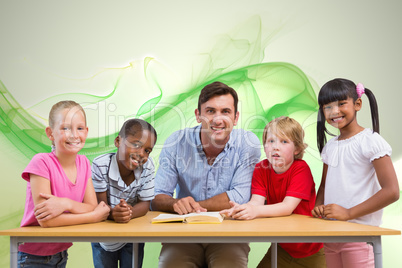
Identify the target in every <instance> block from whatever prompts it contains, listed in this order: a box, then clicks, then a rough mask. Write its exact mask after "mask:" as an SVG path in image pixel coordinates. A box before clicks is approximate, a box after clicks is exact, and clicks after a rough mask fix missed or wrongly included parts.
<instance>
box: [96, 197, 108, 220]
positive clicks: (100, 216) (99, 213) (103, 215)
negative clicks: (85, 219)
mask: <svg viewBox="0 0 402 268" xmlns="http://www.w3.org/2000/svg"><path fill="white" fill-rule="evenodd" d="M93 213H94V215H95V217H94V222H100V221H104V220H106V219H107V217H108V216H109V213H110V208H109V206H108V205H106V204H105V202H103V201H101V202H100V203H99V204H98V205H97V206H96V208H95V209H94V211H93Z"/></svg>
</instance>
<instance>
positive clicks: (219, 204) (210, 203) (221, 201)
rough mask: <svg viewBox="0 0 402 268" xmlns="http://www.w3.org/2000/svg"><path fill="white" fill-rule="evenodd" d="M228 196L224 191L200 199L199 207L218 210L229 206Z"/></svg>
mask: <svg viewBox="0 0 402 268" xmlns="http://www.w3.org/2000/svg"><path fill="white" fill-rule="evenodd" d="M229 201H230V199H229V197H228V195H227V193H226V192H224V193H221V194H218V195H215V196H213V197H211V198H209V199H206V200H203V201H200V202H199V204H200V206H201V207H203V208H205V209H207V210H208V211H220V210H223V209H227V208H230V204H229Z"/></svg>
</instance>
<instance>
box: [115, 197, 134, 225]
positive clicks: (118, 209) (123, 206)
mask: <svg viewBox="0 0 402 268" xmlns="http://www.w3.org/2000/svg"><path fill="white" fill-rule="evenodd" d="M131 216H132V211H131V207H130V205H128V204H127V202H126V200H124V199H120V203H119V204H118V205H116V206H115V207H114V208H113V209H112V217H113V219H114V221H115V222H119V223H127V222H129V221H130V220H131Z"/></svg>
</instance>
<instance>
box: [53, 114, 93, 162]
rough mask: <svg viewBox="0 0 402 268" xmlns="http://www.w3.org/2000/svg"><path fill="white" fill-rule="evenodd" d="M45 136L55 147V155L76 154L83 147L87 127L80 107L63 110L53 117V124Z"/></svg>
mask: <svg viewBox="0 0 402 268" xmlns="http://www.w3.org/2000/svg"><path fill="white" fill-rule="evenodd" d="M46 134H47V136H48V137H49V139H50V140H51V141H52V142H53V144H54V145H55V147H56V155H57V156H61V155H62V154H77V153H78V152H79V151H80V150H81V149H82V148H83V147H84V145H85V140H86V138H87V136H88V127H87V125H86V119H85V115H84V112H83V111H82V110H81V108H80V107H78V106H76V107H72V108H64V109H61V110H59V111H58V112H57V113H56V114H55V115H54V124H53V126H52V127H47V128H46Z"/></svg>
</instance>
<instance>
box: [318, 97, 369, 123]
mask: <svg viewBox="0 0 402 268" xmlns="http://www.w3.org/2000/svg"><path fill="white" fill-rule="evenodd" d="M361 105H362V101H361V99H360V98H359V99H357V100H356V101H353V99H352V98H350V97H349V98H347V99H346V100H341V101H334V102H331V103H328V104H325V105H323V106H322V110H323V113H324V117H325V120H326V121H327V123H328V124H330V125H331V126H333V127H335V128H338V129H340V130H345V129H347V128H350V127H354V126H355V125H357V121H356V112H357V111H359V110H360V109H361Z"/></svg>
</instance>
